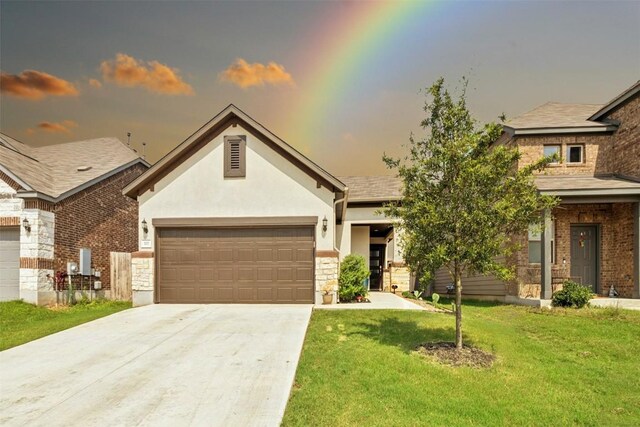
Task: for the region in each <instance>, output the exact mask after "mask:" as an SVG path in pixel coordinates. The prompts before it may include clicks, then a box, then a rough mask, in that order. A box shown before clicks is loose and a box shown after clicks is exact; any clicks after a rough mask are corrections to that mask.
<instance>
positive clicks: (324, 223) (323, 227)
mask: <svg viewBox="0 0 640 427" xmlns="http://www.w3.org/2000/svg"><path fill="white" fill-rule="evenodd" d="M327 224H329V221H328V220H327V216H326V215H325V216H324V218H323V219H322V231H323V232H324V233H326V232H327Z"/></svg>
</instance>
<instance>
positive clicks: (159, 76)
mask: <svg viewBox="0 0 640 427" xmlns="http://www.w3.org/2000/svg"><path fill="white" fill-rule="evenodd" d="M100 70H101V71H102V77H103V78H104V80H106V81H110V82H113V83H115V84H117V85H119V86H125V87H135V86H142V87H144V88H145V89H147V90H148V91H150V92H155V93H161V94H165V95H193V88H192V87H191V86H190V85H189V84H187V83H185V82H184V81H183V80H182V78H181V77H180V75H179V70H177V69H176V68H170V67H168V66H167V65H165V64H161V63H160V62H158V61H147V62H146V63H145V62H144V61H138V60H137V59H135V58H133V57H131V56H129V55H125V54H124V53H118V54H117V55H116V58H115V59H111V60H108V61H102V63H101V64H100Z"/></svg>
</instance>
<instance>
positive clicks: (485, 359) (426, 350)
mask: <svg viewBox="0 0 640 427" xmlns="http://www.w3.org/2000/svg"><path fill="white" fill-rule="evenodd" d="M416 351H417V352H418V353H420V354H422V355H425V356H429V357H431V358H433V359H435V360H436V361H438V362H440V363H442V364H444V365H450V366H468V367H471V368H490V367H491V366H492V365H493V362H494V361H495V359H496V357H495V356H494V355H493V354H491V353H487V352H486V351H483V350H480V349H479V348H475V347H471V346H468V345H463V347H462V350H456V345H455V343H452V342H428V343H424V344H420V345H419V346H418V347H417V348H416Z"/></svg>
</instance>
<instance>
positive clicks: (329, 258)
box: [315, 253, 340, 304]
mask: <svg viewBox="0 0 640 427" xmlns="http://www.w3.org/2000/svg"><path fill="white" fill-rule="evenodd" d="M321 255H323V256H316V261H315V267H316V283H315V286H316V291H315V303H316V304H322V294H323V290H324V289H325V288H331V289H332V293H333V302H332V303H333V304H336V303H337V300H338V298H337V290H338V271H339V264H340V263H339V260H338V253H335V254H333V253H331V254H321Z"/></svg>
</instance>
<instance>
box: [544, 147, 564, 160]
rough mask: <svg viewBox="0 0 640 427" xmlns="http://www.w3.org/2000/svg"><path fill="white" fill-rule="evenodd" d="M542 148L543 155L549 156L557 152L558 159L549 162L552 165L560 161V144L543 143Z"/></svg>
mask: <svg viewBox="0 0 640 427" xmlns="http://www.w3.org/2000/svg"><path fill="white" fill-rule="evenodd" d="M543 150H544V157H550V156H553V155H554V154H557V157H558V160H557V161H555V162H553V163H551V164H552V165H557V164H558V162H559V161H560V157H561V156H562V154H561V153H560V144H554V145H545V146H544V149H543Z"/></svg>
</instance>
